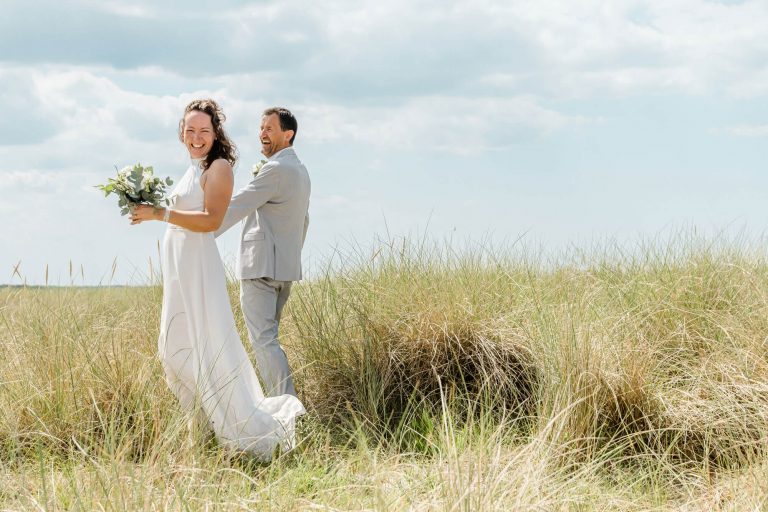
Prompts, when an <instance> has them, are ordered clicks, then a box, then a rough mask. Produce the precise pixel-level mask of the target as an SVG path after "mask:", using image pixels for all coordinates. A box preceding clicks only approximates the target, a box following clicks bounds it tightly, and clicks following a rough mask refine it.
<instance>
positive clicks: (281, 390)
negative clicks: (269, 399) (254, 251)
mask: <svg viewBox="0 0 768 512" xmlns="http://www.w3.org/2000/svg"><path fill="white" fill-rule="evenodd" d="M290 293H291V281H275V280H274V279H270V278H268V277H262V278H259V279H243V280H241V281H240V305H241V306H242V308H243V316H244V317H245V325H246V327H247V328H248V337H249V339H250V340H251V345H252V346H253V352H254V355H255V356H256V364H257V365H258V367H259V375H260V376H261V380H262V382H263V383H264V394H265V395H266V396H278V395H285V394H288V395H293V396H296V389H295V388H294V387H293V377H292V376H291V368H290V367H289V366H288V358H287V357H286V356H285V352H284V351H283V348H282V347H281V346H280V341H279V340H278V335H277V329H278V325H279V323H280V315H281V313H282V311H283V306H285V303H286V302H287V301H288V295H290Z"/></svg>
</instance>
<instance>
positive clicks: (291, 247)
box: [216, 108, 310, 396]
mask: <svg viewBox="0 0 768 512" xmlns="http://www.w3.org/2000/svg"><path fill="white" fill-rule="evenodd" d="M296 130H297V123H296V118H295V117H294V116H293V114H291V112H290V111H289V110H287V109H284V108H269V109H267V110H265V111H264V113H263V115H262V118H261V129H260V132H259V137H260V138H261V152H262V153H263V154H264V156H266V157H267V158H268V161H267V163H265V164H264V165H263V166H262V167H261V169H260V170H259V171H258V174H256V176H255V177H254V178H253V180H251V182H250V183H249V184H248V185H247V186H246V187H245V188H243V189H242V190H240V191H239V192H238V193H237V194H235V195H234V197H232V202H231V203H230V204H229V209H228V210H227V213H226V215H225V217H224V221H223V222H222V224H221V227H220V228H219V229H218V231H216V236H219V235H220V234H222V233H223V232H225V231H226V230H228V229H229V228H230V227H232V226H233V225H234V224H235V223H236V222H238V221H239V220H241V219H243V218H245V222H244V223H243V232H242V235H241V239H240V252H239V254H238V264H237V277H238V278H239V279H240V280H241V281H240V304H241V306H242V308H243V316H244V317H245V324H246V326H247V328H248V336H249V338H250V340H251V344H252V345H253V351H254V353H255V355H256V363H257V364H258V367H259V374H260V375H261V378H262V381H263V382H264V388H265V389H264V393H265V395H266V396H276V395H283V394H290V395H294V396H295V395H296V389H295V388H294V386H293V378H292V376H291V369H290V367H289V366H288V359H287V358H286V357H285V352H284V351H283V349H282V347H281V346H280V342H279V341H278V335H277V330H278V324H279V323H280V314H281V312H282V310H283V306H285V302H286V301H287V300H288V295H289V294H290V292H291V283H292V282H293V281H298V280H300V279H301V248H302V245H303V244H304V238H305V236H306V234H307V226H308V225H309V214H308V208H309V192H310V182H309V174H307V169H306V167H304V165H303V164H302V163H301V161H300V160H299V158H298V157H297V156H296V152H295V151H294V150H293V140H294V139H295V138H296Z"/></svg>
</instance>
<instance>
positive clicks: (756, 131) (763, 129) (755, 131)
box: [728, 124, 768, 137]
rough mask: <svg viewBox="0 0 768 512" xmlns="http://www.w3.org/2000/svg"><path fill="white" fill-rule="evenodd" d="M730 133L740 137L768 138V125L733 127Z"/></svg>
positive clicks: (730, 128) (729, 129) (729, 130)
mask: <svg viewBox="0 0 768 512" xmlns="http://www.w3.org/2000/svg"><path fill="white" fill-rule="evenodd" d="M728 133H730V134H732V135H737V136H739V137H768V124H758V125H750V124H742V125H737V126H731V127H729V128H728Z"/></svg>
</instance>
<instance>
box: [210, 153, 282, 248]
mask: <svg viewBox="0 0 768 512" xmlns="http://www.w3.org/2000/svg"><path fill="white" fill-rule="evenodd" d="M277 167H278V163H277V162H268V163H266V164H264V167H262V168H261V171H259V174H257V175H256V177H255V178H253V179H252V180H251V182H250V183H248V185H246V186H245V187H243V188H242V189H241V190H240V191H239V192H238V193H237V194H235V195H234V197H232V201H231V202H230V203H229V208H228V209H227V213H226V214H225V215H224V220H223V221H222V222H221V226H220V227H219V229H217V230H216V233H214V236H216V237H218V236H219V235H221V234H222V233H224V232H225V231H227V230H228V229H229V228H231V227H232V226H234V225H235V224H237V223H238V222H240V221H241V220H243V219H244V218H246V217H247V216H248V215H249V214H250V213H252V212H254V211H256V209H258V208H259V207H261V206H262V205H264V204H265V203H266V202H267V201H269V200H270V199H272V198H273V197H275V196H276V195H277V192H278V190H279V187H280V174H279V173H277V172H276V171H277Z"/></svg>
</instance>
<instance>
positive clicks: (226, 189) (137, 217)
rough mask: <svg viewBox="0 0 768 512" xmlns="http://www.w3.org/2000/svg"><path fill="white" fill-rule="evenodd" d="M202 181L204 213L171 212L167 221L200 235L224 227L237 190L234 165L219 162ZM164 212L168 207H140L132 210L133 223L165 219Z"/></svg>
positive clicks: (206, 173)
mask: <svg viewBox="0 0 768 512" xmlns="http://www.w3.org/2000/svg"><path fill="white" fill-rule="evenodd" d="M203 179H204V180H205V182H204V183H203V184H202V187H203V192H204V198H205V199H204V204H205V207H204V209H203V211H202V212H196V211H187V210H171V211H170V213H169V216H168V222H170V223H171V224H175V225H177V226H180V227H182V228H185V229H188V230H190V231H199V232H208V231H216V230H217V229H218V228H219V226H221V222H222V221H223V220H224V214H226V213H227V207H228V206H229V201H230V200H231V198H232V188H233V187H234V177H233V174H232V166H231V165H229V162H227V161H226V160H223V159H219V160H216V161H214V162H213V163H212V164H211V166H210V167H209V168H208V170H207V171H206V172H205V174H204V175H203ZM165 213H166V209H165V208H152V207H151V206H147V205H139V206H137V207H136V209H135V210H134V211H133V215H132V216H131V220H132V222H131V224H138V223H140V222H142V221H145V220H163V217H164V215H165Z"/></svg>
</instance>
